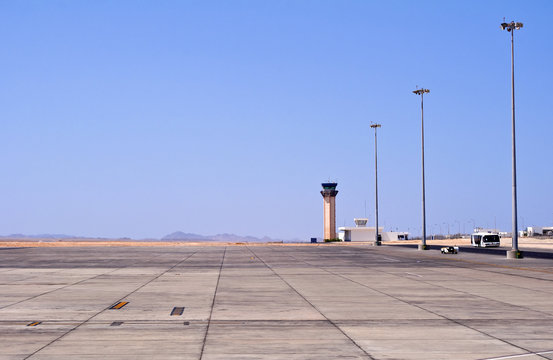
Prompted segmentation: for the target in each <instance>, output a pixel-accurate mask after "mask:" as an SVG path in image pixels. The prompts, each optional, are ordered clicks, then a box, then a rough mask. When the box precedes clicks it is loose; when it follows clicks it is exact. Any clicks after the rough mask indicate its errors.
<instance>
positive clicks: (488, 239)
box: [470, 232, 499, 247]
mask: <svg viewBox="0 0 553 360" xmlns="http://www.w3.org/2000/svg"><path fill="white" fill-rule="evenodd" d="M470 244H471V245H472V246H475V247H498V246H499V234H493V233H486V232H477V233H474V234H472V235H471V236H470Z"/></svg>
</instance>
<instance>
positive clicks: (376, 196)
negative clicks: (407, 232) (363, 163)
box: [371, 124, 382, 246]
mask: <svg viewBox="0 0 553 360" xmlns="http://www.w3.org/2000/svg"><path fill="white" fill-rule="evenodd" d="M380 126H381V125H380V124H371V128H373V129H374V203H375V212H374V214H375V217H374V220H375V223H376V231H375V233H374V245H376V246H380V245H382V242H381V241H380V239H379V238H378V156H377V152H376V151H377V147H376V129H377V128H379V127H380Z"/></svg>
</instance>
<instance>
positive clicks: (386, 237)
mask: <svg viewBox="0 0 553 360" xmlns="http://www.w3.org/2000/svg"><path fill="white" fill-rule="evenodd" d="M353 220H354V222H355V226H354V227H347V226H342V227H339V228H338V238H339V239H340V240H342V241H374V236H375V232H376V227H374V226H373V227H370V226H366V224H367V222H368V219H364V218H361V219H353ZM378 234H379V235H380V239H381V241H395V240H408V238H409V234H408V233H407V232H401V231H384V228H383V227H380V226H379V227H378Z"/></svg>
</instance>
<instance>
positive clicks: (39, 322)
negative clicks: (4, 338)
mask: <svg viewBox="0 0 553 360" xmlns="http://www.w3.org/2000/svg"><path fill="white" fill-rule="evenodd" d="M38 324H42V321H33V322H32V323H29V324H27V326H37V325H38Z"/></svg>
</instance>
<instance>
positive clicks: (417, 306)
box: [288, 255, 540, 356]
mask: <svg viewBox="0 0 553 360" xmlns="http://www.w3.org/2000/svg"><path fill="white" fill-rule="evenodd" d="M288 256H290V257H292V258H293V259H295V260H296V261H301V262H303V263H305V264H307V265H309V266H312V267H315V268H318V269H321V270H322V271H325V272H327V273H329V274H332V275H334V276H338V277H341V278H343V279H346V280H348V281H351V282H353V283H355V284H358V285H360V286H363V287H366V288H367V289H371V290H373V291H375V292H378V293H380V294H382V295H386V296H389V297H391V298H393V299H395V300H397V301H400V302H402V303H404V304H407V305H409V306H413V307H416V308H419V309H420V310H423V311H427V312H429V313H431V314H433V315H435V316H438V317H440V318H442V319H444V320H447V321H451V322H453V323H454V324H457V325H459V326H463V327H466V328H468V329H471V330H472V331H475V332H478V333H480V334H482V335H485V336H488V337H490V338H492V339H495V340H498V341H500V342H503V343H505V344H508V345H511V346H513V347H515V348H518V349H521V350H523V351H525V352H528V353H529V352H530V350H529V349H526V348H523V347H521V346H518V345H515V344H513V343H511V342H509V341H507V340H504V339H500V338H498V337H496V336H493V335H491V334H488V333H486V332H484V331H481V330H479V329H476V328H473V327H471V326H468V325H466V324H463V323H462V322H460V321H458V320H455V319H452V318H447V317H445V316H443V315H440V314H438V313H436V312H434V311H432V310H429V309H425V308H423V307H422V306H420V305H417V304H412V303H409V302H408V301H406V300H403V299H401V298H399V297H397V296H394V295H390V294H387V293H385V292H383V291H381V290H378V289H375V288H372V287H370V286H368V285H366V284H363V283H360V282H358V281H356V280H353V279H350V278H348V277H347V276H345V275H342V274H337V273H334V272H332V271H330V270H327V269H325V268H323V267H321V266H316V265H313V264H311V263H309V262H307V261H305V260H300V259H298V258H296V257H295V256H293V255H288ZM378 271H380V272H383V273H385V274H388V275H393V276H398V277H401V276H399V275H396V274H393V273H387V272H385V271H382V270H378ZM412 280H413V281H421V282H425V281H423V280H415V279H412ZM425 283H426V282H425ZM538 356H540V355H538Z"/></svg>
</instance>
